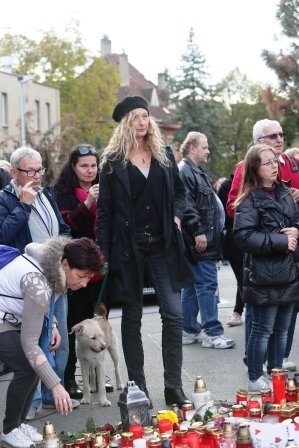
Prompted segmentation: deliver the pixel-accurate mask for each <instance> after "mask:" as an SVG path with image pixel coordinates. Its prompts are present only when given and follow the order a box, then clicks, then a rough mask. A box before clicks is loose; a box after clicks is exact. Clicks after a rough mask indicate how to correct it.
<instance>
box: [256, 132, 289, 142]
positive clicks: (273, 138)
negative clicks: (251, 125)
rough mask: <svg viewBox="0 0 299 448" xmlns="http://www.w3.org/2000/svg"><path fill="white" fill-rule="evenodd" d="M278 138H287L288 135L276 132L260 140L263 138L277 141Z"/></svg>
mask: <svg viewBox="0 0 299 448" xmlns="http://www.w3.org/2000/svg"><path fill="white" fill-rule="evenodd" d="M277 137H280V138H285V137H286V134H285V133H284V132H276V133H275V134H269V135H263V136H262V137H260V138H259V140H260V139H261V138H269V139H270V140H276V139H277Z"/></svg>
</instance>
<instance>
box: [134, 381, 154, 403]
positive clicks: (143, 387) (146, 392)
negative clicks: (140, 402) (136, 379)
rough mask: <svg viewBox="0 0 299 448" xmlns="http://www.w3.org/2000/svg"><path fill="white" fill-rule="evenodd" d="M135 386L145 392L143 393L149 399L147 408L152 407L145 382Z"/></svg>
mask: <svg viewBox="0 0 299 448" xmlns="http://www.w3.org/2000/svg"><path fill="white" fill-rule="evenodd" d="M137 386H138V387H139V389H140V390H142V391H143V392H144V393H145V395H146V396H147V398H148V399H149V406H148V407H149V409H153V402H152V400H151V398H150V396H149V393H148V390H147V388H146V385H145V384H141V385H140V384H137Z"/></svg>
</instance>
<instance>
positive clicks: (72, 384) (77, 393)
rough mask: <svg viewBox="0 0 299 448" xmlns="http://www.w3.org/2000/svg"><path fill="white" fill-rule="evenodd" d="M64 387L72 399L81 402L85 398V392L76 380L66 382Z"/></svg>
mask: <svg viewBox="0 0 299 448" xmlns="http://www.w3.org/2000/svg"><path fill="white" fill-rule="evenodd" d="M64 387H65V390H66V391H67V392H68V393H69V394H70V397H71V398H74V399H75V400H81V398H83V392H82V390H81V389H80V387H79V386H78V384H77V383H76V381H75V380H64Z"/></svg>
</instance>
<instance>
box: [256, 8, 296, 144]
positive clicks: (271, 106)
mask: <svg viewBox="0 0 299 448" xmlns="http://www.w3.org/2000/svg"><path fill="white" fill-rule="evenodd" d="M276 17H277V19H278V20H279V21H280V23H281V26H282V34H283V35H284V36H285V37H286V38H287V39H288V43H289V45H288V47H287V49H286V50H285V51H283V50H280V52H279V53H277V54H275V53H274V52H270V51H268V50H263V52H262V57H263V59H264V61H265V62H266V64H267V66H268V67H269V68H271V69H272V70H274V71H275V73H276V75H277V77H278V80H279V90H278V91H277V92H272V91H271V89H267V90H265V91H264V92H263V98H264V101H265V103H266V105H267V110H268V111H269V115H270V116H271V117H272V118H277V119H280V117H281V116H283V118H282V120H281V121H282V124H283V126H284V128H285V129H288V139H289V142H288V143H289V144H291V143H292V139H293V138H294V136H295V133H296V131H297V132H298V130H299V45H298V38H299V0H281V1H280V4H279V6H278V9H277V13H276ZM273 114H276V115H273Z"/></svg>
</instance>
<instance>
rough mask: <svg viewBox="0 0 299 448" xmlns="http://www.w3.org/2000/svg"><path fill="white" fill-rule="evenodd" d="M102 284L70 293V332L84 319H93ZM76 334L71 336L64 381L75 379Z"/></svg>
mask: <svg viewBox="0 0 299 448" xmlns="http://www.w3.org/2000/svg"><path fill="white" fill-rule="evenodd" d="M101 285H102V282H96V283H89V284H88V285H87V287H86V288H81V289H79V290H78V291H73V292H70V293H68V317H67V325H68V331H69V332H70V331H71V329H72V327H73V325H76V324H78V323H79V322H81V321H82V320H84V319H91V318H93V316H94V309H95V306H96V303H97V299H98V296H99V293H100V290H101ZM75 340H76V338H75V333H73V334H69V358H68V362H67V365H66V368H65V371H64V381H65V382H66V383H67V381H69V380H74V379H75V372H76V363H77V356H76V349H75Z"/></svg>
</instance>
